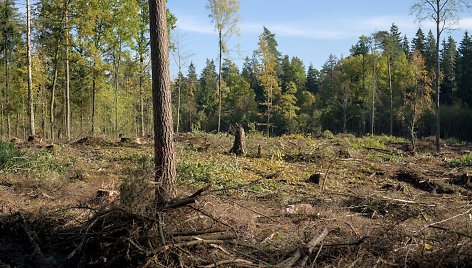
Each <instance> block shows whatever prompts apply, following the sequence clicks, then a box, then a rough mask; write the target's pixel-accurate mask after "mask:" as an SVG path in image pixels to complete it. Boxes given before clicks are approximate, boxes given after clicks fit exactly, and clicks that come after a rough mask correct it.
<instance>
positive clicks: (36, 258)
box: [18, 213, 49, 267]
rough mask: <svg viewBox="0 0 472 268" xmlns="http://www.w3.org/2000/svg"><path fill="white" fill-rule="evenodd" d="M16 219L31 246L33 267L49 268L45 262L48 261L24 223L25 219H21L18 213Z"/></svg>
mask: <svg viewBox="0 0 472 268" xmlns="http://www.w3.org/2000/svg"><path fill="white" fill-rule="evenodd" d="M18 217H19V218H20V220H21V223H20V227H21V229H22V230H23V232H24V233H25V235H26V237H27V238H28V241H29V242H30V244H31V245H32V246H33V254H31V256H32V259H33V262H34V263H35V265H38V266H40V267H49V264H48V261H47V260H48V259H47V258H46V257H45V256H44V254H43V252H42V250H41V247H40V246H39V244H38V243H37V242H36V241H35V240H34V238H33V236H32V234H31V232H30V230H29V228H28V224H27V223H26V220H25V218H24V217H23V215H21V213H18Z"/></svg>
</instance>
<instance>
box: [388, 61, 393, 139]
mask: <svg viewBox="0 0 472 268" xmlns="http://www.w3.org/2000/svg"><path fill="white" fill-rule="evenodd" d="M387 68H388V88H389V90H390V136H393V88H392V67H391V59H390V57H388V56H387Z"/></svg>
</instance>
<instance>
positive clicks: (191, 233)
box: [171, 229, 226, 236]
mask: <svg viewBox="0 0 472 268" xmlns="http://www.w3.org/2000/svg"><path fill="white" fill-rule="evenodd" d="M224 232H226V230H225V229H211V230H201V231H190V232H180V233H173V234H171V236H193V235H203V234H213V233H224Z"/></svg>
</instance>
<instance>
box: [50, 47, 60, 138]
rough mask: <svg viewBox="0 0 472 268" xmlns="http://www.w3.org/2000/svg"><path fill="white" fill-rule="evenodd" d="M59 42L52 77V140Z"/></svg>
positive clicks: (52, 136)
mask: <svg viewBox="0 0 472 268" xmlns="http://www.w3.org/2000/svg"><path fill="white" fill-rule="evenodd" d="M58 54H59V44H57V46H56V51H55V53H54V74H53V77H52V89H51V100H50V104H49V105H50V106H49V131H50V134H51V141H54V119H55V118H54V106H55V102H56V85H57V67H58V66H57V65H58V61H59V60H58Z"/></svg>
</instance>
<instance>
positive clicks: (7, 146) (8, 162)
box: [0, 142, 22, 170]
mask: <svg viewBox="0 0 472 268" xmlns="http://www.w3.org/2000/svg"><path fill="white" fill-rule="evenodd" d="M21 160H22V153H21V151H20V150H18V149H17V148H16V147H15V146H14V145H13V144H12V143H5V142H0V170H6V169H8V168H9V167H11V166H14V165H16V164H18V163H19V162H21Z"/></svg>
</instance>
